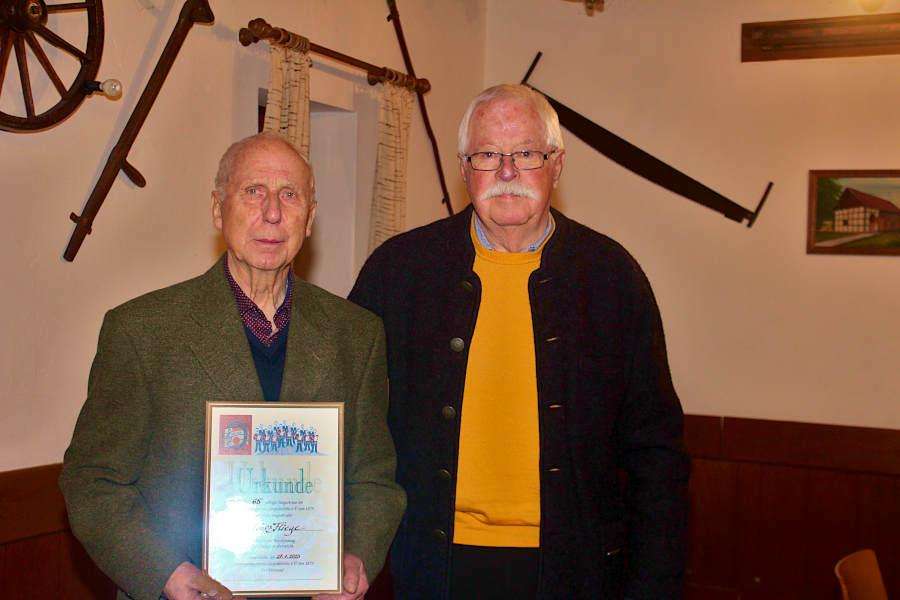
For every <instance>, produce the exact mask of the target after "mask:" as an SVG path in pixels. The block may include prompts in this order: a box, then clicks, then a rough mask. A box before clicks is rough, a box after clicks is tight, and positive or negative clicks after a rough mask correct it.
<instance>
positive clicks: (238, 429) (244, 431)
mask: <svg viewBox="0 0 900 600" xmlns="http://www.w3.org/2000/svg"><path fill="white" fill-rule="evenodd" d="M252 430H253V417H252V416H250V415H220V416H219V431H221V432H222V434H221V436H219V454H250V450H251V446H250V432H251V431H252Z"/></svg>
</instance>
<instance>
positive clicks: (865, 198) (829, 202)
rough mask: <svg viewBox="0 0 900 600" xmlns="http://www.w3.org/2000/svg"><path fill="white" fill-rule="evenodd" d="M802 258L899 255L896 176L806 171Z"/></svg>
mask: <svg viewBox="0 0 900 600" xmlns="http://www.w3.org/2000/svg"><path fill="white" fill-rule="evenodd" d="M806 252H807V253H808V254H896V255H900V170H880V171H876V170H846V171H810V172H809V212H808V217H807V235H806Z"/></svg>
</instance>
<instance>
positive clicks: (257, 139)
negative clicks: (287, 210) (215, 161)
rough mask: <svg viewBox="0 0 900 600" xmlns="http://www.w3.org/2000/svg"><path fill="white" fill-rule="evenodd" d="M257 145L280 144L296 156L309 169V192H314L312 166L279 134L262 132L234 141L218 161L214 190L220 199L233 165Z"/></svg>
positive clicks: (223, 196) (223, 193)
mask: <svg viewBox="0 0 900 600" xmlns="http://www.w3.org/2000/svg"><path fill="white" fill-rule="evenodd" d="M257 144H259V145H264V144H282V145H283V146H284V147H285V148H287V149H288V150H290V151H291V152H293V153H294V154H296V155H297V158H299V159H300V160H301V161H303V164H305V165H306V168H307V169H309V185H310V191H313V190H315V183H314V182H315V178H314V176H313V169H312V165H311V164H309V161H308V160H306V157H305V156H303V155H302V154H300V151H299V150H297V147H296V146H294V144H292V143H291V142H290V141H288V140H287V139H286V138H285V137H284V136H282V135H281V134H280V133H276V132H274V131H263V132H261V133H257V134H255V135H251V136H248V137H245V138H244V139H242V140H238V141H236V142H235V143H233V144H232V145H230V146H229V147H228V150H226V151H225V154H223V155H222V158H220V159H219V168H218V170H217V171H216V179H215V190H216V193H217V194H218V195H219V197H220V198H222V199H224V198H225V188H226V187H228V181H229V180H230V179H231V174H232V172H233V171H234V163H235V162H236V161H237V160H238V159H239V158H240V156H241V155H242V154H243V153H244V151H245V150H249V149H250V148H252V147H253V146H256V145H257Z"/></svg>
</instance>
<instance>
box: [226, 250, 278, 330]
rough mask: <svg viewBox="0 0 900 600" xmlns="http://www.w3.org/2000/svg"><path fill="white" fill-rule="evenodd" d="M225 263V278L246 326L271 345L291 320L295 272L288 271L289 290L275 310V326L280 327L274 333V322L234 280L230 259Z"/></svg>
mask: <svg viewBox="0 0 900 600" xmlns="http://www.w3.org/2000/svg"><path fill="white" fill-rule="evenodd" d="M224 263H225V278H226V279H228V285H230V286H231V291H232V293H233V294H234V301H235V302H236V303H237V309H238V314H240V315H241V321H243V323H244V326H245V327H246V328H247V329H249V330H250V331H251V332H252V333H253V335H254V336H255V337H256V339H258V340H259V341H260V342H261V343H263V344H264V345H266V346H271V345H272V342H274V341H275V340H277V339H278V335H279V334H280V333H281V332H282V331H284V330H285V327H286V326H287V324H288V323H289V322H290V320H291V303H292V301H293V294H294V275H293V273H291V272H290V271H288V276H287V291H286V292H285V294H284V302H282V303H281V306H279V307H278V310H276V311H275V326H276V327H277V328H278V331H277V332H276V333H275V334H274V335H272V324H271V323H270V322H269V319H267V318H266V315H265V314H264V313H263V311H262V310H260V308H259V307H258V306H257V305H256V304H255V303H254V302H253V300H251V299H250V298H248V297H247V294H245V293H244V291H243V290H242V289H241V286H239V285H238V283H237V281H235V280H234V277H232V276H231V271H230V270H229V269H228V261H227V260H226V261H224Z"/></svg>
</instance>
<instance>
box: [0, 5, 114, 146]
mask: <svg viewBox="0 0 900 600" xmlns="http://www.w3.org/2000/svg"><path fill="white" fill-rule="evenodd" d="M72 11H77V12H83V13H84V16H85V18H86V19H87V44H86V47H85V49H84V50H81V49H80V48H78V47H77V46H76V45H74V44H72V43H70V42H68V41H67V40H65V39H63V38H62V36H60V35H59V34H57V33H55V32H53V31H52V30H51V29H49V28H48V27H47V20H48V16H49V15H51V14H54V13H62V12H72ZM38 38H41V40H43V42H44V43H47V44H50V45H52V46H55V47H57V48H59V49H60V50H62V51H63V52H65V53H67V54H69V55H71V56H72V57H74V58H75V59H77V60H78V62H79V64H80V69H79V70H78V73H77V75H76V76H75V79H74V81H72V83H71V84H70V85H69V86H68V87H66V85H65V84H64V83H63V81H62V79H60V77H59V75H58V74H57V71H56V69H55V68H54V67H53V64H52V63H51V62H50V59H49V58H48V57H47V54H46V52H44V49H43V48H42V47H41V42H40V41H38ZM29 51H30V52H31V54H33V55H34V57H35V58H36V59H37V62H38V63H39V64H40V66H41V67H43V70H44V72H45V73H46V75H47V78H48V79H49V80H50V82H51V83H52V84H53V87H55V88H56V91H57V92H58V93H59V96H60V100H59V102H57V103H56V104H54V105H53V106H52V107H50V108H49V109H47V110H46V111H44V112H42V113H36V112H35V107H34V95H33V93H32V89H31V77H30V76H29V74H28V53H29ZM13 54H15V57H16V58H15V60H16V64H17V65H18V68H19V81H21V83H22V102H23V104H24V106H25V115H24V116H16V115H11V114H8V113H5V112H3V111H0V129H3V130H5V131H34V130H38V129H46V128H47V127H51V126H53V125H55V124H57V123H59V122H60V121H62V120H63V119H65V118H66V117H67V116H69V115H70V114H71V113H72V111H74V110H75V109H76V108H78V106H79V105H80V104H81V102H82V101H83V100H84V97H85V96H86V95H88V94H90V93H91V92H92V91H94V90H95V89H96V87H95V88H94V89H91V88H90V84H92V83H93V82H94V78H95V77H96V76H97V70H98V69H99V68H100V57H101V56H102V54H103V3H102V0H86V1H85V2H67V3H64V4H63V3H58V4H48V3H46V2H44V0H0V100H2V99H3V92H4V90H3V82H4V79H5V77H6V70H7V66H8V65H9V63H10V62H11V57H12V55H13Z"/></svg>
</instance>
